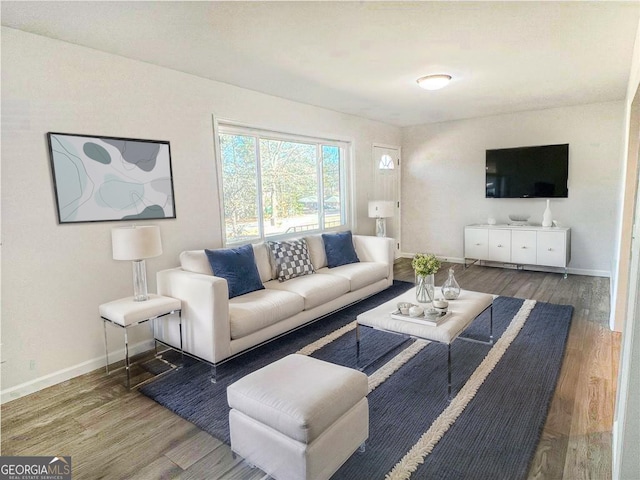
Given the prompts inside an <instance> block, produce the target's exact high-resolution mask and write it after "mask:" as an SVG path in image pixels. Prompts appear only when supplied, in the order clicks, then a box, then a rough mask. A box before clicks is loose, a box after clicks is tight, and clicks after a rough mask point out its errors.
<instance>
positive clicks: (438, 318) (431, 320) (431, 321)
mask: <svg viewBox="0 0 640 480" xmlns="http://www.w3.org/2000/svg"><path fill="white" fill-rule="evenodd" d="M450 316H451V312H438V313H437V314H436V315H425V314H424V313H423V314H422V315H419V316H417V317H412V316H410V315H403V314H402V313H400V310H396V311H394V312H391V318H395V319H396V320H404V321H408V322H414V323H420V324H423V325H424V324H426V325H432V326H434V327H436V326H438V325H440V324H441V323H442V322H443V321H445V320H446V319H447V318H449V317H450Z"/></svg>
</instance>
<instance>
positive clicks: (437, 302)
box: [433, 299, 449, 310]
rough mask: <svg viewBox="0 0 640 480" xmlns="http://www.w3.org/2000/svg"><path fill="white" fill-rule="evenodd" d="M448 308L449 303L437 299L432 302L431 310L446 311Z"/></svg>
mask: <svg viewBox="0 0 640 480" xmlns="http://www.w3.org/2000/svg"><path fill="white" fill-rule="evenodd" d="M448 306H449V302H447V301H446V300H440V299H438V300H434V301H433V308H437V309H440V310H441V309H444V310H446V309H447V307H448Z"/></svg>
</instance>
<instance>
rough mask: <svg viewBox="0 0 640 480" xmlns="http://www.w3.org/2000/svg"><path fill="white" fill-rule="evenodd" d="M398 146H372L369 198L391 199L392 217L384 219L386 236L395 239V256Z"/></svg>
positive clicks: (398, 238)
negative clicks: (371, 184)
mask: <svg viewBox="0 0 640 480" xmlns="http://www.w3.org/2000/svg"><path fill="white" fill-rule="evenodd" d="M400 153H401V152H400V147H397V146H390V145H379V144H376V145H374V146H373V155H372V156H373V170H374V173H373V178H374V181H373V189H372V191H371V194H370V196H369V200H384V201H392V202H393V204H394V215H393V217H390V218H387V219H386V225H387V237H391V238H393V239H394V240H395V256H396V258H398V257H399V256H400V243H401V241H400V225H401V223H400V212H401V208H400Z"/></svg>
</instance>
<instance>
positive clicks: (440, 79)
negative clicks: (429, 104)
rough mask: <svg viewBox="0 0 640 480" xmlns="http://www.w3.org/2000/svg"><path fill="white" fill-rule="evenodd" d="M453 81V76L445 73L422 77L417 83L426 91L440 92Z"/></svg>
mask: <svg viewBox="0 0 640 480" xmlns="http://www.w3.org/2000/svg"><path fill="white" fill-rule="evenodd" d="M450 81H451V75H447V74H445V73H439V74H437V75H427V76H426V77H420V78H419V79H418V80H416V82H418V85H420V87H422V88H424V89H425V90H440V89H441V88H443V87H446V86H447V84H448V83H449V82H450Z"/></svg>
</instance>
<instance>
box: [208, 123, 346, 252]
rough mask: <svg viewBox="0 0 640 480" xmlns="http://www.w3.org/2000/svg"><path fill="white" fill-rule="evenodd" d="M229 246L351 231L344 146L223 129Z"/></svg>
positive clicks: (223, 176) (224, 204) (241, 129)
mask: <svg viewBox="0 0 640 480" xmlns="http://www.w3.org/2000/svg"><path fill="white" fill-rule="evenodd" d="M219 140H220V157H221V167H222V168H221V171H222V191H223V206H224V217H225V239H226V243H227V244H230V243H240V242H250V241H253V240H259V239H265V238H267V237H274V236H282V235H287V234H296V233H299V232H306V231H324V230H328V229H332V228H337V227H341V226H344V225H347V216H346V211H347V208H346V204H347V202H346V181H345V176H346V175H345V172H346V155H347V152H348V150H349V148H348V147H349V145H348V144H346V143H344V142H338V141H326V140H321V139H309V138H301V137H296V136H293V135H286V134H278V133H273V132H265V131H257V130H253V129H248V128H240V127H236V126H227V125H221V126H220V128H219Z"/></svg>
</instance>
